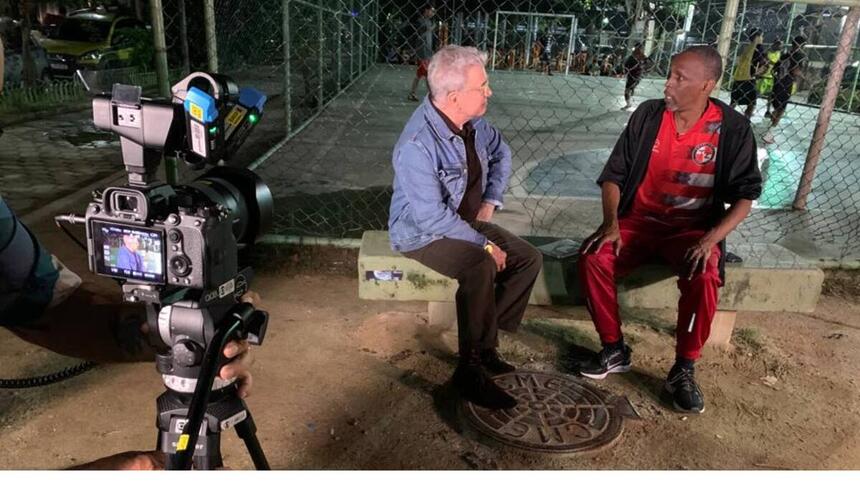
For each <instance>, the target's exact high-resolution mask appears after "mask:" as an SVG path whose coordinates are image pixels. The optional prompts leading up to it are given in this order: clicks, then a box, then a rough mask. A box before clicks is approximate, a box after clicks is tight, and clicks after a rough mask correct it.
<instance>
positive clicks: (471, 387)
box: [453, 363, 517, 410]
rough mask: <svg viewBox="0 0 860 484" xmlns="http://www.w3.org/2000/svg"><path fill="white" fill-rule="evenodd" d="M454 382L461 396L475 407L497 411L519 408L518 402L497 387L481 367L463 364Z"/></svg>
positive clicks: (455, 373)
mask: <svg viewBox="0 0 860 484" xmlns="http://www.w3.org/2000/svg"><path fill="white" fill-rule="evenodd" d="M453 381H454V388H456V389H457V390H458V391H459V392H460V395H461V396H462V397H463V398H464V399H466V400H468V401H470V402H472V403H474V404H475V405H478V406H481V407H486V408H491V409H496V410H501V409H507V408H514V407H516V406H517V401H516V400H515V399H514V398H513V397H512V396H510V395H508V394H507V393H506V392H505V391H504V390H502V389H501V388H500V387H499V386H498V385H496V383H495V382H494V381H493V380H492V379H491V378H490V375H488V374H487V372H486V371H485V370H484V369H483V368H481V366H480V365H475V364H464V363H461V364H460V365H459V366H457V369H456V370H455V371H454V377H453Z"/></svg>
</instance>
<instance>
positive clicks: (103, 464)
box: [69, 451, 167, 471]
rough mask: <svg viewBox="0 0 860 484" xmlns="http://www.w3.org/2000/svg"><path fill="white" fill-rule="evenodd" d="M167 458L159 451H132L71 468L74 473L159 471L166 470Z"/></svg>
mask: <svg viewBox="0 0 860 484" xmlns="http://www.w3.org/2000/svg"><path fill="white" fill-rule="evenodd" d="M166 463H167V457H166V456H165V455H164V453H162V452H159V451H149V452H141V451H131V452H123V453H122V454H116V455H111V456H108V457H102V458H101V459H99V460H95V461H93V462H88V463H86V464H81V465H79V466H75V467H71V468H69V470H74V471H157V470H161V469H164V466H165V464H166Z"/></svg>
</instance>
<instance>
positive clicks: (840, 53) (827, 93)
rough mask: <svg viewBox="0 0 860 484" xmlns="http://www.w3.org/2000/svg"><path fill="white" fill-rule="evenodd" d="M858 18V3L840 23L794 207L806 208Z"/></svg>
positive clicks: (859, 20) (855, 35)
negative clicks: (840, 27)
mask: <svg viewBox="0 0 860 484" xmlns="http://www.w3.org/2000/svg"><path fill="white" fill-rule="evenodd" d="M858 22H860V6H854V7H851V9H850V10H848V15H847V17H846V18H845V25H844V27H842V35H841V36H840V37H839V45H838V46H837V47H836V58H835V59H834V60H833V64H832V68H831V69H830V77H829V78H828V79H827V87H825V88H824V99H822V100H821V109H820V110H819V111H818V120H817V121H816V122H815V131H814V132H813V133H812V142H811V143H810V144H809V151H808V152H807V153H806V163H804V165H803V175H802V176H801V178H800V184H799V185H798V186H797V193H796V194H795V196H794V204H792V207H793V208H794V209H795V210H806V199H807V197H808V196H809V193H810V192H811V191H812V181H813V180H814V179H815V168H816V167H817V166H818V160H819V158H820V157H821V151H822V150H823V149H824V138H825V135H826V134H827V128H828V126H829V125H830V117H831V116H832V115H833V107H834V106H835V105H836V98H837V96H839V88H840V86H841V85H842V76H843V74H844V73H845V66H846V65H847V63H848V57H849V56H850V54H851V46H852V45H854V41H855V40H856V38H857V23H858Z"/></svg>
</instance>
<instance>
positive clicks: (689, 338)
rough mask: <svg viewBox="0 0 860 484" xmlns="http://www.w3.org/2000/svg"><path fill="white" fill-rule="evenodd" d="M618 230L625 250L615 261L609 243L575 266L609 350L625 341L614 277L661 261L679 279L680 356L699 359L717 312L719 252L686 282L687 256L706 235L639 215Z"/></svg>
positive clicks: (623, 222)
mask: <svg viewBox="0 0 860 484" xmlns="http://www.w3.org/2000/svg"><path fill="white" fill-rule="evenodd" d="M619 226H620V229H621V241H622V242H623V245H622V247H621V253H620V254H619V255H618V256H617V257H616V256H615V253H614V247H613V246H612V244H608V243H607V244H604V245H603V247H601V249H600V250H599V251H598V252H597V253H594V254H585V255H581V256H580V259H579V263H578V264H577V266H578V269H579V276H580V281H581V284H582V288H583V292H584V296H585V297H586V306H587V307H588V311H589V313H590V314H591V319H592V321H594V326H595V327H596V328H597V332H598V334H599V335H600V341H601V342H602V343H603V344H609V343H615V342H617V341H618V340H620V339H621V317H620V316H619V314H618V293H617V291H616V286H615V281H616V277H624V276H625V275H627V274H629V273H630V272H632V271H633V270H634V269H635V268H636V267H638V266H639V265H641V264H643V263H646V262H650V261H652V260H654V259H658V260H662V261H664V262H666V263H668V264H669V266H670V267H672V269H673V270H674V271H675V273H676V274H678V275H679V276H680V277H679V279H678V288H679V289H680V290H681V299H680V300H679V301H678V323H677V327H676V328H675V340H676V347H675V348H676V349H675V351H676V354H677V356H680V357H682V358H687V359H691V360H696V359H698V358H699V356H700V354H701V351H702V346H704V344H705V341H707V340H708V335H710V333H711V321H713V319H714V313H715V312H716V310H717V295H718V288H719V286H720V276H719V266H718V264H719V260H720V249H719V247H718V246H714V249H713V251H712V252H711V256H710V258H709V259H708V263H707V268H706V269H705V272H704V274H696V275H694V276H693V278H692V279H690V280H688V279H687V275H686V265H685V263H684V255H685V253H686V252H687V249H688V248H690V247H692V246H693V245H694V244H695V243H696V242H698V241H699V240H700V239H701V238H702V237H703V236H704V235H705V231H704V230H699V229H679V228H677V227H670V226H665V225H662V224H660V223H659V222H656V221H653V220H648V219H644V218H642V217H640V216H637V215H628V216H625V217H624V218H622V219H621V220H620V221H619Z"/></svg>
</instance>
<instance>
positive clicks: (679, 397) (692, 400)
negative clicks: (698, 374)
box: [666, 366, 705, 413]
mask: <svg viewBox="0 0 860 484" xmlns="http://www.w3.org/2000/svg"><path fill="white" fill-rule="evenodd" d="M694 372H695V371H694V370H693V368H686V367H683V366H674V367H672V369H671V370H670V371H669V376H668V377H666V391H667V392H669V394H670V395H671V396H672V404H673V405H674V407H675V410H678V411H679V412H686V413H702V412H704V411H705V397H704V396H703V395H702V390H700V389H699V385H697V384H696V379H695V378H694V377H693V373H694Z"/></svg>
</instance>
